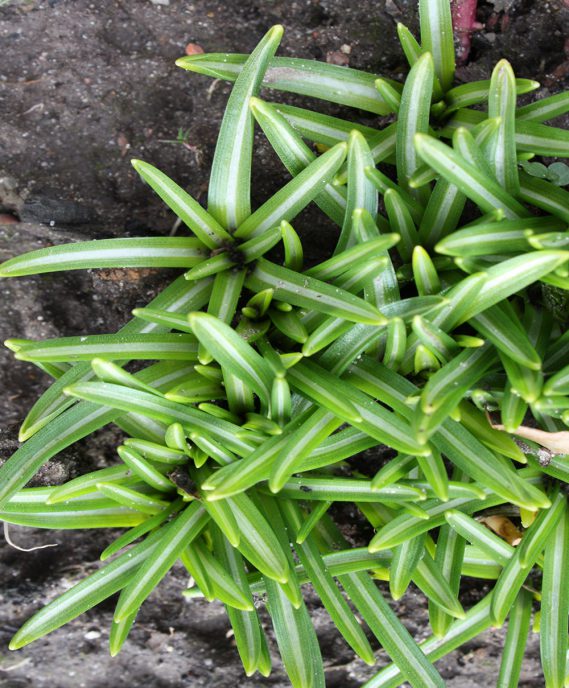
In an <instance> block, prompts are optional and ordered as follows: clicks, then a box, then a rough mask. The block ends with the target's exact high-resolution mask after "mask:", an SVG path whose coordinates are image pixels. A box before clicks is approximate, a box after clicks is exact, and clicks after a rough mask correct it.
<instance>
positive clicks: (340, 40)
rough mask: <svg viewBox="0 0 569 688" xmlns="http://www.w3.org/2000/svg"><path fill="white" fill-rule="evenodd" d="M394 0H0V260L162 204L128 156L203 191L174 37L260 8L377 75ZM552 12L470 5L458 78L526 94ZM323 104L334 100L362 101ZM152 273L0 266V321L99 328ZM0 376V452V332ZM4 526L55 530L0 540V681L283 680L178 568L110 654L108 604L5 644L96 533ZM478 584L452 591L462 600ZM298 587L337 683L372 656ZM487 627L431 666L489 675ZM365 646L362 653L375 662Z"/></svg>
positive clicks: (532, 652)
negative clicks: (511, 77) (475, 27)
mask: <svg viewBox="0 0 569 688" xmlns="http://www.w3.org/2000/svg"><path fill="white" fill-rule="evenodd" d="M504 6H509V7H510V10H509V13H508V15H507V17H506V18H504V14H503V13H500V14H496V13H494V10H495V9H500V8H503V7H504ZM414 7H415V3H414V2H410V1H408V0H407V1H404V0H386V1H385V0H358V2H355V1H347V0H320V2H318V0H299V1H298V2H291V1H290V0H259V1H258V2H252V1H251V0H242V1H239V0H225V1H223V0H217V1H216V0H195V1H194V2H185V1H182V0H169V1H168V0H161V1H158V0H154V2H152V1H151V0H97V2H95V1H92V2H89V0H12V1H11V2H10V1H8V2H5V1H4V2H2V1H0V38H1V51H2V67H1V69H0V112H1V116H0V213H7V214H9V215H11V216H12V217H15V218H18V219H20V220H22V223H20V224H6V225H4V226H0V259H5V258H7V257H10V256H11V255H14V254H15V253H19V252H21V251H24V250H31V249H33V248H37V247H40V246H46V245H49V244H52V243H60V242H62V241H66V240H79V239H84V238H95V237H102V236H125V235H126V236H128V235H135V234H151V233H160V234H164V233H167V232H168V231H169V230H170V228H171V227H172V224H173V217H172V216H171V214H170V213H168V212H167V211H165V210H164V207H163V206H162V205H161V203H160V202H159V201H158V200H157V198H156V197H153V196H152V194H151V193H150V192H149V190H148V189H147V188H146V187H145V186H144V185H143V184H142V183H140V182H139V181H138V180H137V178H136V175H135V174H134V172H133V170H132V168H131V167H130V164H129V159H130V158H131V157H137V158H143V159H145V160H148V161H150V162H153V163H155V164H157V165H158V166H160V167H161V168H162V169H163V170H164V171H165V172H167V173H168V174H169V175H171V176H172V177H173V178H174V179H176V180H177V181H178V182H179V183H181V184H182V185H184V186H186V187H187V188H188V189H189V190H190V191H191V192H192V193H193V194H194V195H195V196H197V197H199V198H202V199H203V197H204V193H205V191H206V188H207V187H206V181H207V170H208V168H209V165H210V162H211V156H212V153H213V148H214V144H215V137H216V133H217V129H218V124H219V121H220V118H221V115H222V111H223V106H224V104H225V101H226V98H227V94H228V91H229V87H228V86H227V85H226V84H224V83H216V84H215V85H212V82H211V80H209V79H206V78H205V77H199V76H195V75H190V74H187V73H184V72H182V71H180V70H178V69H177V68H176V67H175V66H174V64H173V62H174V59H175V58H176V57H178V56H180V55H182V54H183V52H184V47H185V46H186V44H187V43H189V42H192V43H195V44H198V45H200V46H202V47H203V48H204V49H205V50H206V51H222V50H223V51H239V52H246V51H250V50H251V49H252V48H253V47H254V45H255V44H256V42H257V41H258V40H259V38H260V37H261V36H262V35H263V33H264V32H265V31H266V30H267V29H268V28H269V27H270V26H271V25H272V24H274V23H283V24H284V25H285V27H286V34H285V38H284V41H283V44H282V48H281V50H280V54H281V55H289V56H309V57H314V58H317V59H323V60H325V59H326V58H327V56H328V57H329V59H337V57H338V53H339V54H340V55H346V53H347V52H349V63H350V65H351V66H353V67H358V68H364V69H369V70H372V71H375V72H377V73H381V74H389V75H391V76H395V77H397V76H401V75H402V74H403V72H404V69H405V64H404V61H403V59H402V57H401V53H400V51H399V49H398V47H397V45H396V43H395V25H396V22H397V21H403V22H404V23H407V24H409V25H410V26H411V27H412V28H416V25H417V16H416V12H415V11H414ZM568 15H569V9H568V7H567V3H566V2H565V3H564V2H563V0H550V1H549V2H547V1H542V0H513V1H512V0H509V1H508V2H505V3H504V2H501V0H500V1H499V0H495V2H494V3H492V4H491V3H480V8H479V19H480V20H482V21H485V22H486V28H485V29H484V30H482V31H481V32H479V33H478V34H476V35H474V37H473V43H472V51H471V55H470V61H469V63H467V64H466V65H465V66H464V67H462V68H461V69H460V70H459V74H458V76H459V78H467V77H468V78H486V77H487V76H488V75H489V72H490V70H491V66H492V64H493V63H494V62H495V61H496V60H497V59H498V58H499V57H506V58H508V59H509V60H510V61H511V62H512V64H513V66H514V69H515V70H516V73H517V74H518V75H519V76H526V77H532V78H538V79H539V80H540V81H541V82H542V84H543V88H542V90H541V91H540V92H539V93H540V95H548V94H549V93H552V92H556V91H557V90H560V88H562V85H563V84H562V82H563V80H564V79H565V78H566V74H567V71H568V65H569V63H568V62H567V60H568V59H569V56H568V55H566V54H565V51H564V43H565V39H566V35H567V33H568V31H567V27H568V22H569V19H568ZM342 46H348V48H346V47H344V48H342ZM342 51H343V52H342ZM329 53H336V55H332V56H329ZM317 105H318V106H319V104H317ZM329 111H330V110H329ZM332 112H340V113H341V114H342V115H343V116H346V117H348V118H349V117H352V118H358V117H360V116H361V114H362V113H353V112H348V111H342V110H340V109H338V110H332ZM367 121H369V122H370V123H373V120H371V119H370V120H367ZM375 124H378V123H377V122H375ZM179 129H183V130H184V131H185V132H187V140H188V141H189V143H190V145H191V150H188V149H187V148H186V147H184V146H182V145H180V144H175V143H167V142H165V141H168V140H173V139H176V136H177V133H178V130H179ZM255 178H256V182H255V184H254V188H255V199H254V200H255V201H256V202H260V201H262V200H263V199H264V198H266V197H267V195H268V194H269V193H270V192H271V191H273V190H274V189H276V188H277V187H278V186H279V185H280V184H281V183H282V182H283V181H284V180H285V179H286V177H285V175H284V174H283V172H282V168H281V167H280V165H279V164H278V162H277V161H276V160H275V158H274V156H272V155H271V153H270V151H268V149H267V147H266V146H262V144H261V154H260V156H259V158H258V162H257V163H256V167H255ZM315 217H316V216H315V215H313V214H311V213H310V212H309V213H306V214H305V215H304V217H303V220H302V222H301V223H300V225H299V228H300V230H301V231H302V233H303V235H304V237H305V240H306V241H308V242H311V251H312V254H313V257H314V258H316V257H318V255H320V254H321V253H322V251H324V250H325V249H326V247H327V246H330V245H331V244H332V242H333V239H334V235H333V234H330V230H329V229H328V228H326V229H325V232H324V233H320V234H318V235H317V232H316V229H317V228H316V225H315V223H314V218H315ZM5 219H6V218H5ZM8 219H9V218H8ZM50 225H51V226H50ZM164 279H165V277H164V274H163V273H161V274H156V273H154V272H152V271H145V272H136V271H130V270H128V271H118V270H108V271H101V272H98V273H80V272H78V273H72V274H71V275H69V276H65V277H63V276H57V275H55V276H45V277H43V278H30V279H21V280H13V281H10V282H3V283H2V285H1V290H2V297H1V298H0V336H1V337H2V339H4V338H6V337H7V336H18V337H29V338H41V337H45V336H57V335H64V334H65V335H73V334H84V333H88V332H106V331H109V332H110V331H114V330H116V329H117V328H118V327H119V326H120V325H121V324H122V323H123V322H124V320H125V319H126V317H127V315H128V312H129V311H130V310H131V309H132V308H133V307H135V306H137V305H143V304H145V303H146V302H147V301H148V300H149V298H150V297H151V296H152V295H153V294H154V293H155V291H156V290H157V289H158V288H159V286H160V284H163V283H164ZM0 377H1V379H2V381H3V388H4V390H5V391H4V394H3V395H2V397H1V398H0V416H1V418H0V420H1V423H0V427H1V428H2V429H1V430H0V456H1V457H2V458H5V457H7V456H9V455H10V453H11V452H12V451H13V450H14V448H15V447H16V446H17V445H16V440H15V438H16V434H17V433H16V424H17V423H18V422H19V421H21V420H22V418H23V416H24V414H25V411H26V410H27V409H28V408H29V406H30V405H31V403H33V401H34V400H35V399H36V398H37V395H38V394H39V393H40V391H41V390H42V389H43V388H44V387H45V385H46V380H45V379H44V378H43V376H42V375H41V374H40V373H38V372H37V371H36V370H35V369H34V368H32V367H31V366H28V365H26V364H23V363H14V362H13V361H12V360H11V358H10V356H9V355H8V353H6V352H4V351H1V352H0ZM114 439H116V438H115V433H114V431H113V430H112V429H111V430H105V431H102V432H101V433H99V434H98V435H97V436H95V437H93V438H91V439H89V440H88V441H85V442H84V443H82V444H80V445H78V446H77V447H73V448H71V449H70V450H69V451H68V452H66V453H65V455H64V456H63V457H62V458H61V459H60V460H57V461H54V462H53V463H52V464H51V465H50V466H49V467H48V468H47V469H46V470H45V471H44V472H43V473H42V475H41V476H40V478H39V479H40V480H41V481H44V482H46V483H49V482H60V481H63V480H66V479H68V478H69V477H73V476H74V475H76V474H79V473H80V472H82V471H84V470H85V469H87V468H89V467H93V466H102V465H105V463H106V462H109V461H112V457H113V452H112V446H113V440H114ZM11 535H12V537H13V539H14V540H15V541H17V542H18V543H19V544H20V545H22V546H28V547H29V546H32V545H35V544H40V543H43V544H45V543H46V542H56V543H58V547H56V548H50V549H44V550H40V551H36V552H32V553H29V554H23V553H21V552H17V551H16V550H14V549H12V548H10V547H8V546H7V545H0V580H1V581H2V584H1V586H0V589H1V590H2V592H1V593H0V643H1V644H0V688H36V687H37V688H41V687H43V686H46V687H47V686H49V687H52V688H68V687H69V688H71V687H73V688H103V687H104V688H107V687H108V686H116V687H119V688H122V687H123V686H124V687H126V686H138V685H145V686H148V688H162V687H164V688H166V687H168V688H185V687H189V686H216V688H225V687H230V686H231V687H232V688H236V687H237V686H243V687H245V686H248V687H257V686H258V687H261V686H286V685H287V681H286V679H285V678H284V675H283V673H282V671H281V670H280V669H279V668H278V664H277V669H276V671H275V672H274V674H273V676H271V678H270V679H259V678H257V677H253V678H251V679H246V678H245V677H244V676H243V675H242V672H241V669H240V666H239V663H238V661H237V659H236V651H235V649H234V647H233V645H232V642H231V639H230V638H228V637H227V635H226V634H227V631H228V629H229V626H228V623H227V620H226V618H225V614H224V612H223V610H222V609H221V608H219V607H217V606H215V605H206V604H200V603H197V602H192V603H188V602H185V601H184V600H183V598H182V597H181V596H180V591H181V589H183V587H184V585H185V583H186V579H185V576H184V574H183V572H182V571H180V570H176V571H175V572H174V574H173V575H171V576H170V577H169V578H168V579H167V581H165V582H164V583H163V584H162V585H161V586H160V589H159V590H158V591H157V593H156V594H154V595H153V596H152V598H151V599H150V600H149V602H148V603H147V604H146V605H145V607H144V609H143V612H142V613H141V618H140V623H138V624H137V626H136V628H135V629H134V631H133V633H132V636H131V639H130V640H129V641H128V642H127V644H126V647H125V649H124V651H123V653H121V655H120V656H119V657H118V658H115V659H113V660H111V659H110V658H109V657H108V655H107V654H106V641H107V637H108V631H107V629H108V625H109V623H110V619H111V612H112V606H111V605H110V604H107V605H102V606H101V607H100V608H98V609H97V610H94V611H92V612H90V613H89V614H86V615H85V616H83V617H81V618H80V619H78V620H77V621H75V622H74V623H72V624H70V625H69V626H67V627H65V628H64V629H62V630H60V631H58V632H56V633H54V634H52V635H51V636H49V637H48V638H46V639H44V640H41V641H39V642H38V643H36V644H35V645H33V646H32V647H30V648H26V649H25V650H23V651H20V652H18V653H13V654H11V653H9V652H8V651H7V649H6V647H7V642H8V640H9V637H10V635H11V634H12V633H13V632H14V631H15V630H16V629H17V627H18V626H19V625H20V624H21V623H22V622H23V621H24V620H25V619H26V618H27V617H28V616H29V615H30V614H31V613H32V612H33V611H34V610H36V609H38V608H39V607H40V606H41V605H42V604H44V603H45V602H46V601H48V600H49V599H52V598H53V597H54V596H55V595H56V594H58V593H60V592H62V591H63V590H65V589H66V588H67V587H69V586H70V585H71V584H72V582H73V581H75V580H77V578H78V577H80V576H81V575H83V574H84V573H86V572H89V571H92V570H93V569H94V567H95V566H96V562H97V558H98V554H99V553H100V551H101V549H102V548H103V547H104V545H105V544H106V543H107V542H108V541H109V540H110V539H111V534H110V533H109V534H103V535H99V536H97V537H95V536H93V535H92V534H91V533H84V532H77V533H68V532H66V533H63V532H56V533H46V532H43V531H31V530H24V529H19V528H12V529H11ZM481 592H482V591H478V592H477V591H475V590H471V591H466V596H467V597H466V599H465V602H466V603H467V602H468V598H470V599H472V600H474V599H476V595H477V594H481ZM310 605H311V608H313V612H314V618H315V624H316V627H317V631H318V635H319V638H320V640H321V644H322V649H323V654H324V657H325V661H326V666H327V677H328V685H329V686H338V687H340V686H341V687H342V688H356V687H357V686H359V685H361V683H362V682H363V680H364V678H365V677H366V676H369V675H371V673H372V671H373V670H371V669H369V668H367V667H366V668H364V666H363V664H362V663H361V662H357V661H352V660H353V657H352V655H351V653H350V651H349V650H348V649H347V647H346V646H345V645H344V644H343V643H342V641H341V640H340V639H339V637H338V636H337V635H336V633H335V632H334V631H333V629H332V628H331V625H330V623H329V622H328V620H327V617H326V615H325V613H324V612H323V610H322V609H321V608H320V607H319V606H318V603H317V600H316V599H313V598H310ZM397 610H398V613H399V615H400V616H401V618H402V619H403V621H404V622H405V624H406V625H407V626H408V628H409V629H410V630H411V631H412V632H413V633H414V635H415V636H416V637H417V638H422V637H424V635H425V634H426V629H425V625H426V610H425V606H424V603H423V600H422V599H421V598H420V597H419V596H417V595H415V594H413V593H411V594H409V595H408V596H406V597H405V598H404V599H403V601H402V602H401V603H399V604H398V605H397ZM502 640H503V632H500V631H491V632H488V633H486V634H485V635H484V636H482V637H480V638H478V639H476V641H473V642H471V643H469V644H467V645H466V646H465V647H463V648H462V649H461V650H460V651H457V652H455V653H453V654H452V655H451V656H449V657H448V658H446V659H445V660H443V661H442V662H441V663H440V666H441V671H442V673H443V676H444V677H445V679H446V680H447V685H448V686H451V687H452V688H471V687H472V688H474V687H475V686H491V685H493V684H494V681H495V677H496V672H497V667H498V662H499V659H498V658H499V653H500V647H501V643H502ZM537 656H538V646H537V642H536V641H535V639H533V640H532V641H531V644H530V648H529V652H528V660H527V662H526V664H525V666H524V671H523V675H522V681H521V683H520V685H521V686H526V687H529V686H532V687H533V686H541V685H543V680H542V678H541V675H540V672H539V665H538V662H537ZM384 662H385V657H384V656H383V655H382V654H381V653H380V654H379V663H380V664H383V663H384Z"/></svg>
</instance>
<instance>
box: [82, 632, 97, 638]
mask: <svg viewBox="0 0 569 688" xmlns="http://www.w3.org/2000/svg"><path fill="white" fill-rule="evenodd" d="M83 637H84V638H85V640H97V638H100V637H101V632H100V631H87V633H85V635H84V636H83Z"/></svg>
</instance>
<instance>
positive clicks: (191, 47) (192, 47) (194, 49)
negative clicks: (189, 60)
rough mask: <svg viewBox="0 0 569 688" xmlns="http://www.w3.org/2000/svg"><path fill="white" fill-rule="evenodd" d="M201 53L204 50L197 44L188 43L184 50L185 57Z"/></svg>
mask: <svg viewBox="0 0 569 688" xmlns="http://www.w3.org/2000/svg"><path fill="white" fill-rule="evenodd" d="M203 52H204V49H203V48H202V47H201V45H198V44H197V43H188V45H187V46H186V48H185V53H186V55H201V54H202V53H203Z"/></svg>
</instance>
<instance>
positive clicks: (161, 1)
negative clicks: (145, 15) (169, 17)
mask: <svg viewBox="0 0 569 688" xmlns="http://www.w3.org/2000/svg"><path fill="white" fill-rule="evenodd" d="M150 2H151V3H152V4H153V5H165V6H167V5H169V4H170V0H150Z"/></svg>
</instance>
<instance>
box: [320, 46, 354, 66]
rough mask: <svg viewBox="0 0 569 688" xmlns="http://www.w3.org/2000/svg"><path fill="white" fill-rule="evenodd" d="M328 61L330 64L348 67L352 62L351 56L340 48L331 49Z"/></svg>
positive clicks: (327, 54) (327, 55)
mask: <svg viewBox="0 0 569 688" xmlns="http://www.w3.org/2000/svg"><path fill="white" fill-rule="evenodd" d="M326 62H327V63H328V64H333V65H339V66H340V67H347V66H348V65H349V64H350V58H349V57H348V56H347V55H346V54H345V53H343V52H341V51H340V50H331V51H330V52H328V53H326Z"/></svg>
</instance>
